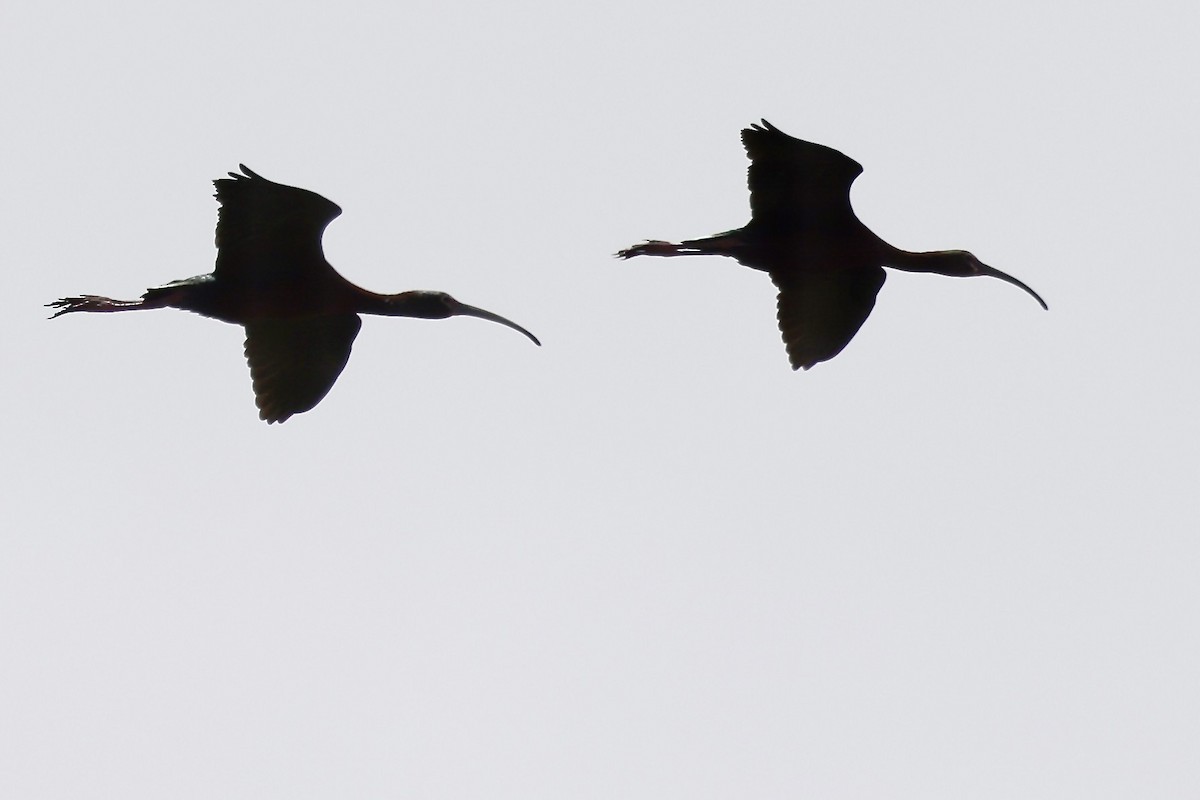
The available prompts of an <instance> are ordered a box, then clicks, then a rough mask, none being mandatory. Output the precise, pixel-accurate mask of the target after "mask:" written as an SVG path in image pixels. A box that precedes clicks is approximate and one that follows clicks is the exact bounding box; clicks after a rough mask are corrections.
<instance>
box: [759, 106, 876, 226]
mask: <svg viewBox="0 0 1200 800" xmlns="http://www.w3.org/2000/svg"><path fill="white" fill-rule="evenodd" d="M742 144H743V145H745V147H746V155H747V156H749V157H750V175H749V184H750V212H751V219H752V223H751V224H753V225H756V226H759V227H763V228H770V229H783V230H787V229H794V228H796V227H799V226H807V227H817V226H829V225H834V226H838V225H845V224H849V221H850V220H852V219H853V220H856V219H857V218H855V217H854V212H853V211H852V210H851V208H850V184H852V183H854V179H855V178H857V177H858V176H859V175H860V174H861V173H862V167H861V166H860V165H859V163H858V162H857V161H855V160H854V159H852V158H849V157H847V156H845V155H843V154H842V153H840V152H838V151H837V150H834V149H833V148H831V147H825V146H824V145H820V144H813V143H812V142H806V141H803V140H802V139H797V138H795V137H793V136H788V135H787V134H786V133H784V132H783V131H781V130H779V129H778V128H776V127H775V126H774V125H772V124H771V123H769V122H767V121H766V120H765V119H764V120H763V121H762V124H761V125H751V126H750V127H749V128H746V129H745V130H743V131H742Z"/></svg>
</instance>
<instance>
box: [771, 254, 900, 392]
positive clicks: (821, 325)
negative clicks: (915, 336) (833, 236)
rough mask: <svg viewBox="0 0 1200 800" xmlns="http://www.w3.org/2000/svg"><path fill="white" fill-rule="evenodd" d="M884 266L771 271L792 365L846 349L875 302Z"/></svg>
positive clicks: (802, 364) (808, 363) (803, 364)
mask: <svg viewBox="0 0 1200 800" xmlns="http://www.w3.org/2000/svg"><path fill="white" fill-rule="evenodd" d="M885 278H886V276H885V275H884V272H883V267H854V268H846V267H841V268H838V267H834V268H831V269H816V270H797V271H792V272H788V273H775V272H772V273H771V280H773V281H774V282H775V285H776V286H778V287H779V331H780V333H782V334H783V343H784V344H785V345H786V346H787V352H788V359H789V360H790V361H791V362H792V369H808V368H810V367H812V366H813V365H815V364H818V363H820V362H822V361H828V360H829V359H831V358H833V357H834V356H836V355H837V354H838V353H840V352H842V348H844V347H845V346H846V345H847V344H849V343H850V340H851V339H853V338H854V334H856V333H858V329H859V328H861V327H862V324H863V323H864V322H866V320H867V317H868V316H869V315H870V313H871V309H873V308H874V307H875V295H877V294H879V290H880V289H881V288H882V287H883V281H884V280H885Z"/></svg>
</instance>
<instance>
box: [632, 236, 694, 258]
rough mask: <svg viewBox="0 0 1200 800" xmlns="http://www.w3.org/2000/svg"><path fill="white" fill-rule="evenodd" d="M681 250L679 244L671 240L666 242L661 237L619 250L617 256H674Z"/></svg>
mask: <svg viewBox="0 0 1200 800" xmlns="http://www.w3.org/2000/svg"><path fill="white" fill-rule="evenodd" d="M678 252H679V245H677V244H673V243H671V242H664V241H662V240H660V239H651V240H649V241H646V242H642V243H641V244H635V245H634V246H633V247H629V248H626V249H624V250H620V251H618V252H617V258H633V257H634V256H673V255H677V254H678Z"/></svg>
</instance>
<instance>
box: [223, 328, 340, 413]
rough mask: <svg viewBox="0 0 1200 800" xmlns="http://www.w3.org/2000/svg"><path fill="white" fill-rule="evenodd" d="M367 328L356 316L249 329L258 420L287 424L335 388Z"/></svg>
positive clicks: (248, 349) (248, 357)
mask: <svg viewBox="0 0 1200 800" xmlns="http://www.w3.org/2000/svg"><path fill="white" fill-rule="evenodd" d="M361 327H362V320H361V319H359V317H358V315H357V314H334V315H330V316H323V317H304V318H299V319H269V320H259V321H256V322H250V323H248V324H247V325H246V361H248V362H249V363H250V379H251V381H252V382H253V384H254V402H255V404H256V405H257V406H258V416H259V418H260V419H263V420H266V421H267V422H283V421H284V420H286V419H287V418H288V417H290V416H292V415H293V414H299V413H301V412H304V411H308V410H309V409H310V408H312V407H313V406H315V405H316V404H317V403H319V402H321V400H322V398H324V397H325V395H326V394H328V393H329V390H330V389H331V388H333V384H334V382H335V381H337V379H338V375H341V374H342V370H343V369H345V367H346V362H347V361H348V360H349V359H350V348H351V346H352V345H353V344H354V337H355V336H357V335H358V330H359V328H361Z"/></svg>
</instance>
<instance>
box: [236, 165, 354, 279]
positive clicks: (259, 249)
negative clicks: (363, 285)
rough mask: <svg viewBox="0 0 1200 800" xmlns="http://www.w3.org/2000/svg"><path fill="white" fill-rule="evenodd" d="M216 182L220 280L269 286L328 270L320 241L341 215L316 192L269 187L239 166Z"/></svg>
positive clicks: (335, 207)
mask: <svg viewBox="0 0 1200 800" xmlns="http://www.w3.org/2000/svg"><path fill="white" fill-rule="evenodd" d="M238 166H239V167H240V168H241V170H242V172H244V173H245V174H244V175H239V174H237V173H234V172H231V173H229V177H228V178H218V179H217V180H215V181H213V185H214V186H216V187H217V193H216V198H217V201H218V202H220V204H221V208H220V210H219V211H218V212H217V266H216V269H215V270H214V274H215V275H216V276H217V277H218V278H221V279H225V280H228V279H234V280H239V281H240V280H255V281H259V280H261V281H271V280H275V279H278V278H280V277H281V276H282V277H287V275H288V273H289V272H292V271H295V270H304V269H318V270H319V269H329V267H328V265H327V264H326V263H325V256H324V251H323V250H322V248H321V235H322V234H323V233H324V232H325V228H326V226H328V225H329V223H330V222H332V221H333V220H334V219H335V218H336V217H337V216H338V215H339V214H341V213H342V210H341V209H340V208H338V206H337V205H336V204H335V203H331V202H330V201H328V200H326V199H325V198H324V197H322V196H321V195H319V194H317V193H316V192H310V191H308V190H307V189H299V188H297V187H295V186H284V185H283V184H281V183H275V182H274V181H269V180H267V179H266V178H264V177H262V176H261V175H258V174H256V173H254V172H252V171H250V170H249V169H248V168H247V167H246V165H245V164H239V165H238Z"/></svg>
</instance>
